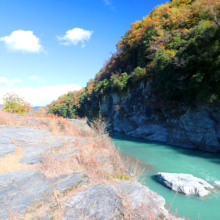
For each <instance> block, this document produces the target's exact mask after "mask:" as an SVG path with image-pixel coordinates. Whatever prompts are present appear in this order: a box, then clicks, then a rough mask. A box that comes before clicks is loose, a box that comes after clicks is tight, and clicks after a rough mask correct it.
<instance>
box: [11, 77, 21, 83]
mask: <svg viewBox="0 0 220 220" xmlns="http://www.w3.org/2000/svg"><path fill="white" fill-rule="evenodd" d="M11 83H21V80H20V79H18V78H14V79H13V80H12V81H11Z"/></svg>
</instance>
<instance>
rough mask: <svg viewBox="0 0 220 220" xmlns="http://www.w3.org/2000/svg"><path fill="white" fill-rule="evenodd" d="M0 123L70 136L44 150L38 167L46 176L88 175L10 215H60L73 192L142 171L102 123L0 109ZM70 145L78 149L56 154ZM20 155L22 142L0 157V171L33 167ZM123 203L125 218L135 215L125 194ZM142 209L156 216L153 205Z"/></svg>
mask: <svg viewBox="0 0 220 220" xmlns="http://www.w3.org/2000/svg"><path fill="white" fill-rule="evenodd" d="M0 125H3V126H28V127H30V128H38V129H43V130H49V131H50V132H51V133H52V134H53V135H55V136H56V135H57V134H63V135H66V136H69V137H72V140H71V141H69V142H65V143H64V145H63V147H62V148H60V149H59V150H57V151H55V150H53V151H47V152H46V153H45V155H44V157H43V159H42V164H41V165H40V166H39V169H40V170H41V171H42V173H44V175H45V176H46V177H47V178H51V177H55V176H59V175H61V174H71V173H73V172H83V173H85V174H86V175H87V176H88V177H89V183H88V184H85V185H83V186H80V187H79V188H77V189H72V190H70V191H69V192H67V193H65V194H61V193H59V192H53V197H52V200H51V201H50V203H43V204H40V206H39V204H34V205H31V207H30V209H29V210H28V211H27V212H26V213H25V214H24V215H22V216H19V217H14V216H16V215H12V214H10V216H11V217H10V219H37V217H38V216H42V215H44V214H46V213H48V212H51V210H53V219H62V215H63V213H64V205H63V204H64V201H66V200H67V199H68V198H70V197H72V196H73V195H74V194H75V193H76V192H78V191H80V190H82V189H85V188H87V187H89V186H92V185H94V184H96V183H103V184H108V183H109V182H111V181H117V180H138V179H139V177H140V176H142V175H143V173H144V166H142V165H141V163H140V162H138V161H135V162H131V161H130V160H128V159H122V157H121V155H120V153H119V150H116V148H115V146H114V144H113V143H112V142H111V139H110V138H109V136H108V135H107V134H106V133H105V132H104V129H103V128H104V127H105V126H104V124H103V123H102V124H101V126H100V128H98V127H96V130H95V131H94V130H89V129H86V128H85V126H83V125H80V124H72V123H71V124H70V123H69V122H68V120H67V119H64V118H62V117H58V116H54V115H43V117H41V116H39V115H37V116H36V115H29V116H23V117H20V116H18V115H16V114H9V113H4V112H0ZM96 126H97V125H96ZM73 149H75V150H76V149H77V152H75V153H71V154H70V155H69V157H66V158H62V159H61V158H57V153H60V152H61V151H64V152H68V151H69V152H72V151H71V150H73ZM21 156H22V146H17V149H16V151H15V153H14V155H9V156H6V157H4V158H0V174H1V173H5V172H12V171H15V170H25V169H32V168H33V167H34V166H31V165H26V164H20V163H19V162H18V161H19V158H20V157H21ZM2 164H5V165H2ZM6 164H7V166H6ZM54 207H55V208H54ZM123 207H124V214H125V215H124V219H125V220H130V219H134V218H135V216H137V213H136V211H135V210H134V209H133V208H132V205H131V201H129V199H128V198H126V196H124V199H123ZM30 210H34V211H30ZM139 212H142V210H139ZM145 213H147V214H146V218H144V219H148V220H156V218H155V216H154V213H153V209H152V207H148V210H146V212H145ZM139 214H140V213H139ZM139 216H141V215H139ZM138 219H143V218H138Z"/></svg>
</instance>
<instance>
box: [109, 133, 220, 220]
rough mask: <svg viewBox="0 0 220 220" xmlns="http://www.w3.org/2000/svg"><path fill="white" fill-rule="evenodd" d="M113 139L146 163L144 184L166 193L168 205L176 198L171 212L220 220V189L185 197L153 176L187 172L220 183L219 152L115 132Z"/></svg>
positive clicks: (125, 151)
mask: <svg viewBox="0 0 220 220" xmlns="http://www.w3.org/2000/svg"><path fill="white" fill-rule="evenodd" d="M112 139H113V141H114V143H115V145H116V146H117V147H119V148H120V151H121V152H122V153H124V154H126V155H128V156H131V157H133V158H137V159H139V160H141V161H142V162H144V163H145V164H147V166H146V167H148V170H147V173H146V174H145V176H144V182H145V185H146V186H148V187H149V188H150V189H151V190H153V191H155V192H158V193H159V194H160V195H161V196H163V197H164V198H165V200H166V203H167V204H171V203H172V201H173V200H174V201H173V203H172V207H171V211H175V210H178V215H179V216H186V217H187V218H189V219H192V220H195V219H201V220H220V190H219V191H215V192H213V193H212V194H210V195H209V196H207V197H204V198H198V197H195V196H186V195H183V194H176V193H175V192H173V191H171V190H169V189H168V188H166V187H165V186H163V185H161V184H160V183H158V182H157V181H156V179H155V177H154V174H156V173H157V172H168V173H187V174H192V175H194V176H195V177H199V178H202V179H204V180H206V181H208V182H209V183H211V184H213V183H214V182H216V181H219V184H220V154H214V153H208V152H202V151H198V150H194V149H188V148H180V147H176V146H170V145H166V144H162V143H154V142H149V141H146V140H143V139H137V138H133V137H129V136H127V135H124V134H120V133H114V135H113V136H112ZM187 218H186V219H187Z"/></svg>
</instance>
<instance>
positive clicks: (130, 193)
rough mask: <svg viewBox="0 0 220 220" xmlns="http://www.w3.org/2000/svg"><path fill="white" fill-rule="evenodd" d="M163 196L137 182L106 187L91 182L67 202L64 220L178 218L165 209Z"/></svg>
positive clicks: (121, 182)
mask: <svg viewBox="0 0 220 220" xmlns="http://www.w3.org/2000/svg"><path fill="white" fill-rule="evenodd" d="M164 205H165V200H164V198H163V197H162V196H160V195H158V194H157V193H155V192H153V191H151V190H150V189H149V188H147V187H146V186H142V185H141V184H140V183H138V182H132V181H119V182H114V183H112V184H110V185H108V186H106V185H103V184H98V185H94V186H92V187H90V188H88V189H86V190H84V191H81V192H79V193H77V194H76V195H75V196H74V197H72V198H70V199H69V200H67V201H66V203H65V207H66V211H65V216H64V219H65V220H71V219H73V220H77V219H79V220H83V219H98V220H110V219H112V220H113V219H114V220H115V219H118V220H119V219H124V212H126V213H127V215H129V216H132V218H133V219H134V220H135V219H158V220H159V219H161V220H162V219H163V220H166V219H173V220H175V219H179V220H180V218H176V217H174V216H172V218H171V215H170V214H169V213H168V211H167V210H166V209H165V208H164Z"/></svg>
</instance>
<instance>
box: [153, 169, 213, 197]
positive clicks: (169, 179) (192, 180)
mask: <svg viewBox="0 0 220 220" xmlns="http://www.w3.org/2000/svg"><path fill="white" fill-rule="evenodd" d="M155 176H156V177H157V181H158V182H160V183H162V184H163V185H165V186H166V187H168V188H169V189H171V190H173V191H176V192H180V193H183V194H185V195H194V196H198V197H203V196H207V195H208V194H209V193H210V191H211V190H214V189H215V187H214V186H212V185H211V184H209V183H208V182H206V181H205V180H202V179H200V178H197V177H194V176H193V175H191V174H182V173H158V174H156V175H155Z"/></svg>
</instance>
